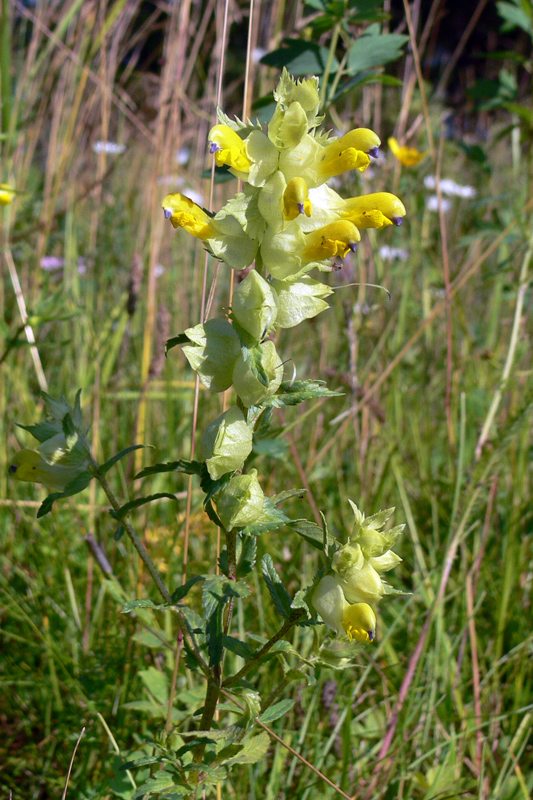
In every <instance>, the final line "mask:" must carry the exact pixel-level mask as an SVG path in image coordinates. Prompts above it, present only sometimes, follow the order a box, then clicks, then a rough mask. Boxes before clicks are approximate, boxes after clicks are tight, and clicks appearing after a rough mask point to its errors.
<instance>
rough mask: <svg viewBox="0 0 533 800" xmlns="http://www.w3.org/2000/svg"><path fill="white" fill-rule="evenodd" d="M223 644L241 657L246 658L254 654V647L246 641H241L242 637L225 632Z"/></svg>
mask: <svg viewBox="0 0 533 800" xmlns="http://www.w3.org/2000/svg"><path fill="white" fill-rule="evenodd" d="M222 645H223V647H225V648H226V649H227V650H230V651H231V652H232V653H235V655H237V656H241V658H245V659H246V660H249V659H250V658H253V656H254V650H253V648H251V647H250V645H249V644H246V642H241V641H240V639H236V638H235V637H234V636H227V635H226V634H223V635H222Z"/></svg>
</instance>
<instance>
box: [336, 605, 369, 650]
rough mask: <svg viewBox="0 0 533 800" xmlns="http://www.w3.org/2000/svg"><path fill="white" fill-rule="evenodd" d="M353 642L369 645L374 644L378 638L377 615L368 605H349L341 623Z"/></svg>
mask: <svg viewBox="0 0 533 800" xmlns="http://www.w3.org/2000/svg"><path fill="white" fill-rule="evenodd" d="M341 625H342V627H343V628H344V630H345V631H346V633H347V634H348V638H349V640H350V641H351V642H353V640H354V639H355V641H356V642H362V643H364V644H367V643H368V642H373V641H374V639H375V636H376V615H375V614H374V611H373V609H372V607H371V606H369V605H368V603H354V604H353V605H347V606H346V608H345V609H344V614H343V617H342V622H341Z"/></svg>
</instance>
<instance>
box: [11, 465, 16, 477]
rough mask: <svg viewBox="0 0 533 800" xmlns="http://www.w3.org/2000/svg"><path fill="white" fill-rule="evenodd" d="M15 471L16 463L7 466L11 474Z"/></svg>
mask: <svg viewBox="0 0 533 800" xmlns="http://www.w3.org/2000/svg"><path fill="white" fill-rule="evenodd" d="M16 471H17V465H16V464H11V466H10V467H9V472H10V473H11V475H13V473H14V472H16Z"/></svg>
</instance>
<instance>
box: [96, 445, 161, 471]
mask: <svg viewBox="0 0 533 800" xmlns="http://www.w3.org/2000/svg"><path fill="white" fill-rule="evenodd" d="M152 446H153V445H150V444H133V445H132V446H131V447H126V449H125V450H121V451H120V453H117V454H116V456H112V457H111V458H108V459H107V461H104V463H103V464H100V466H99V467H98V472H99V473H100V474H101V475H105V474H106V472H107V471H108V470H110V469H111V467H112V466H113V464H116V463H117V461H120V459H121V458H124V456H126V455H127V454H128V453H131V452H132V451H133V450H139V449H140V448H141V447H152Z"/></svg>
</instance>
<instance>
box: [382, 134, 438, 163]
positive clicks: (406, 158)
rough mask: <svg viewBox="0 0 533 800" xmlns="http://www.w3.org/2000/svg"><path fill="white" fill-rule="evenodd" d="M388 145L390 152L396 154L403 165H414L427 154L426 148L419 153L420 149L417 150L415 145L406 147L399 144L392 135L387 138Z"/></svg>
mask: <svg viewBox="0 0 533 800" xmlns="http://www.w3.org/2000/svg"><path fill="white" fill-rule="evenodd" d="M388 144H389V147H390V149H391V151H392V153H393V154H394V155H395V156H396V158H397V159H398V161H399V162H400V163H401V164H403V165H404V167H414V166H415V165H416V164H418V163H419V162H420V161H422V159H423V158H425V157H426V156H427V154H428V152H429V151H428V150H426V151H425V152H423V153H421V152H420V150H417V149H416V147H407V146H406V145H401V144H400V143H399V142H398V140H397V139H395V138H394V136H391V137H390V138H389V139H388Z"/></svg>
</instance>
